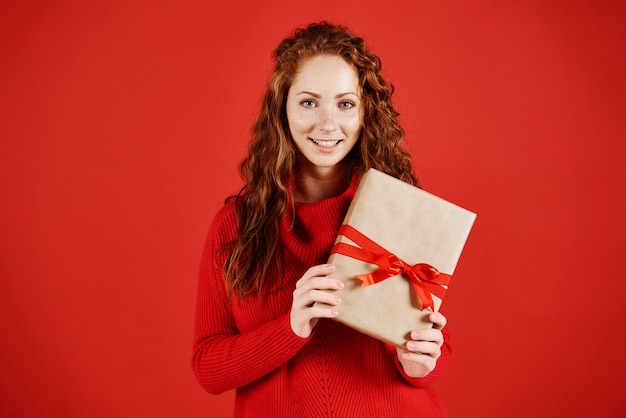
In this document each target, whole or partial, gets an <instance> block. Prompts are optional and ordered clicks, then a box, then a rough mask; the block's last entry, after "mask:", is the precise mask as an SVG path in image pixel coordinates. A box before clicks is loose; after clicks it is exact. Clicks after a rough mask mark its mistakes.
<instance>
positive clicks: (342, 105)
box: [339, 100, 356, 109]
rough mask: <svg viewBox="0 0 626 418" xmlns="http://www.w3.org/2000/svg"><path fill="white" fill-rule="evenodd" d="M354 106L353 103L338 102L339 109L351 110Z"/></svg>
mask: <svg viewBox="0 0 626 418" xmlns="http://www.w3.org/2000/svg"><path fill="white" fill-rule="evenodd" d="M354 106H356V104H355V103H354V102H351V101H348V100H346V101H343V102H339V108H340V109H352V108H353V107H354Z"/></svg>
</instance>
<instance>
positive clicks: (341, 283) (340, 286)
mask: <svg viewBox="0 0 626 418" xmlns="http://www.w3.org/2000/svg"><path fill="white" fill-rule="evenodd" d="M337 287H338V288H339V289H343V282H342V281H341V280H337Z"/></svg>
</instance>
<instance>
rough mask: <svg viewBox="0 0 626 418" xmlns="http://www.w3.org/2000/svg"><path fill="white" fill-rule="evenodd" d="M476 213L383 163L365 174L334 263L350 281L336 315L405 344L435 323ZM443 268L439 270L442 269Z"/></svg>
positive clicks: (341, 233) (332, 259)
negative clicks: (399, 176)
mask: <svg viewBox="0 0 626 418" xmlns="http://www.w3.org/2000/svg"><path fill="white" fill-rule="evenodd" d="M475 219H476V214H475V213H473V212H470V211H468V210H466V209H464V208H461V207H459V206H457V205H455V204H452V203H450V202H448V201H446V200H444V199H441V198H440V197H437V196H435V195H433V194H431V193H428V192H426V191H424V190H422V189H420V188H418V187H415V186H412V185H410V184H408V183H405V182H403V181H401V180H398V179H396V178H394V177H392V176H389V175H387V174H384V173H382V172H380V171H377V170H374V169H371V170H369V171H368V172H367V173H365V174H364V175H363V177H362V178H361V180H360V182H359V185H358V188H357V191H356V194H355V196H354V199H353V201H352V203H351V205H350V208H349V209H348V212H347V214H346V217H345V219H344V222H343V226H342V228H341V230H340V231H339V235H338V236H337V240H336V242H335V247H333V251H332V252H331V255H330V258H329V259H328V262H329V263H332V264H334V265H335V266H336V270H335V272H334V273H333V277H336V278H339V279H341V280H343V282H344V283H345V287H344V288H343V289H341V290H339V291H337V293H338V295H339V296H340V297H341V299H342V303H341V305H339V308H338V310H339V315H338V316H337V317H336V320H337V321H339V322H342V323H344V324H345V325H348V326H350V327H352V328H354V329H356V330H358V331H360V332H362V333H364V334H367V335H370V336H372V337H374V338H377V339H379V340H381V341H384V342H387V343H390V344H393V345H396V346H404V345H405V344H406V342H407V340H408V336H409V333H410V332H411V331H412V330H414V329H419V328H421V329H423V328H428V327H431V326H432V324H431V323H430V322H429V321H428V319H427V317H428V314H429V313H430V312H431V311H432V310H435V311H436V310H438V309H439V307H440V306H441V302H442V299H443V297H444V295H445V291H446V290H447V287H448V283H449V281H450V278H451V276H452V274H453V273H454V269H455V267H456V265H457V262H458V259H459V257H460V255H461V251H462V250H463V247H464V245H465V242H466V240H467V237H468V235H469V232H470V230H471V228H472V226H473V224H474V220H475ZM437 273H439V274H437Z"/></svg>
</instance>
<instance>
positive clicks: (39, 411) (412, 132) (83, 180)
mask: <svg viewBox="0 0 626 418" xmlns="http://www.w3.org/2000/svg"><path fill="white" fill-rule="evenodd" d="M211 3H214V4H211ZM258 3H259V4H256V2H255V3H253V2H249V3H241V2H236V1H233V2H207V1H197V2H192V1H150V2H148V1H146V2H138V1H108V2H81V1H57V2H53V1H48V2H45V1H40V2H37V1H19V2H18V1H5V2H3V3H2V6H0V48H1V49H0V53H1V56H0V71H1V72H0V119H1V120H0V137H1V143H0V144H1V145H0V186H1V191H2V204H1V205H0V217H1V218H0V219H1V223H0V228H1V229H0V274H1V281H0V341H1V342H0V417H33V418H35V417H37V418H39V417H66V418H67V417H94V418H96V417H112V416H115V417H143V416H150V417H172V416H184V417H206V416H213V417H228V416H230V410H231V408H232V402H233V392H228V393H225V394H223V395H219V396H212V395H209V394H206V393H205V392H203V391H202V389H201V388H200V387H199V385H198V384H197V383H196V381H195V379H194V377H193V373H192V371H191V367H190V355H191V341H192V327H193V313H194V303H195V289H196V275H197V269H198V265H199V258H200V252H201V249H202V244H203V240H204V237H205V234H206V231H207V228H208V224H209V222H210V220H211V218H212V216H213V213H214V212H215V211H216V210H217V208H218V207H219V205H220V204H221V202H222V200H223V198H224V197H225V196H226V195H227V194H230V193H233V192H235V191H236V190H238V188H239V184H240V183H239V178H238V176H237V173H236V169H235V167H236V164H237V163H238V161H239V160H240V159H241V158H242V157H243V153H244V151H245V147H246V143H247V139H248V129H249V126H250V123H251V121H252V120H253V118H254V115H255V111H256V109H257V108H258V104H259V102H260V96H261V93H262V91H263V89H264V83H265V81H266V79H267V76H268V74H269V71H270V68H271V67H270V65H271V62H270V52H271V50H272V49H273V47H274V46H275V45H276V43H277V42H278V41H279V40H281V39H282V38H283V37H284V36H285V35H287V34H288V32H289V31H290V29H291V28H293V27H295V26H298V25H300V24H304V23H307V22H309V21H313V20H318V19H322V18H326V19H330V20H332V21H334V22H337V23H344V24H347V25H348V26H350V27H351V28H352V29H353V30H354V31H355V32H357V33H358V34H361V35H363V36H364V37H365V38H366V39H367V40H368V41H369V44H370V45H371V48H372V49H373V50H374V51H375V52H376V53H378V54H379V55H380V56H381V57H382V59H383V62H384V66H383V70H384V72H385V74H386V76H387V78H388V79H390V80H391V81H392V82H393V83H394V84H395V86H396V88H397V97H396V99H397V106H398V108H399V110H400V111H401V113H402V116H401V120H402V123H403V124H404V126H405V128H406V131H407V141H408V142H407V143H408V146H409V147H410V148H411V150H412V151H413V153H414V155H415V162H416V166H417V168H418V170H419V172H420V174H421V176H422V179H423V181H424V184H425V188H426V189H427V190H429V191H431V192H433V193H436V194H439V195H440V196H442V197H444V198H447V199H448V200H451V201H453V202H455V203H457V204H460V205H462V206H465V207H467V208H469V209H471V210H474V211H476V212H477V213H478V219H477V222H476V224H475V228H474V230H473V231H472V233H471V234H470V239H469V241H468V243H467V246H466V249H465V251H464V253H463V255H462V257H461V261H460V263H459V266H458V268H457V271H456V274H455V277H454V279H453V286H452V288H451V290H450V292H449V294H448V297H447V299H446V302H445V303H444V306H443V310H444V312H445V313H446V315H447V316H448V318H449V329H450V331H451V332H452V334H453V339H452V342H453V344H454V348H455V354H454V357H453V362H452V364H451V368H450V370H449V373H448V374H447V375H446V376H445V377H444V379H443V380H442V381H441V382H440V383H439V384H438V390H439V391H440V393H441V394H442V396H443V397H444V398H445V399H446V401H447V403H448V404H449V407H450V409H451V411H452V415H453V416H455V417H481V418H488V417H494V418H495V417H528V416H533V417H555V416H567V417H589V416H594V417H613V416H623V415H624V414H626V406H625V405H624V402H623V393H622V391H623V379H624V373H625V372H626V360H625V358H624V355H623V348H624V343H625V342H626V341H625V340H626V330H625V327H624V317H625V314H626V307H625V306H626V303H624V293H625V291H626V280H625V279H626V267H625V263H624V250H626V240H625V238H624V232H625V230H626V228H625V226H626V225H625V218H626V217H625V216H624V213H625V210H626V202H625V199H624V191H625V188H624V180H625V179H626V172H625V170H624V168H623V166H624V159H625V156H626V152H625V151H626V149H625V148H626V141H625V139H626V127H625V126H626V125H625V123H624V116H625V114H626V112H625V111H626V82H625V80H626V77H625V75H626V71H625V70H626V62H625V61H626V60H625V56H626V55H625V54H624V40H625V35H626V30H625V25H624V22H626V13H625V9H624V6H622V4H623V2H620V1H614V2H608V1H591V0H590V1H584V2H581V1H558V2H557V1H508V2H506V1H469V2H468V1H462V0H448V1H434V0H433V1H394V0H387V1H384V2H372V3H371V4H369V5H368V4H366V3H364V2H363V1H344V2H337V1H330V0H320V1H317V2H302V3H298V4H297V5H296V3H293V2H285V1H265V2H258ZM261 3H262V5H261Z"/></svg>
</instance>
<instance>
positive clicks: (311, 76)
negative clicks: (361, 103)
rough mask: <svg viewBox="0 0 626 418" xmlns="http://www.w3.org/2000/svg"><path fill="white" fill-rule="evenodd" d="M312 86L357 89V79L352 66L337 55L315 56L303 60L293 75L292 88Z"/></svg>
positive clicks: (356, 73)
mask: <svg viewBox="0 0 626 418" xmlns="http://www.w3.org/2000/svg"><path fill="white" fill-rule="evenodd" d="M305 84H308V85H312V86H319V87H320V88H321V87H327V88H333V87H335V88H337V87H341V88H344V89H345V88H350V89H351V90H355V89H358V85H359V77H358V72H357V70H356V68H355V67H354V65H352V64H351V63H348V62H347V61H346V60H345V59H343V58H342V57H339V56H337V55H316V56H314V57H312V58H306V59H303V60H302V61H301V62H300V63H299V65H298V69H297V71H296V73H295V76H294V79H293V83H292V87H295V86H300V85H305Z"/></svg>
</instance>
